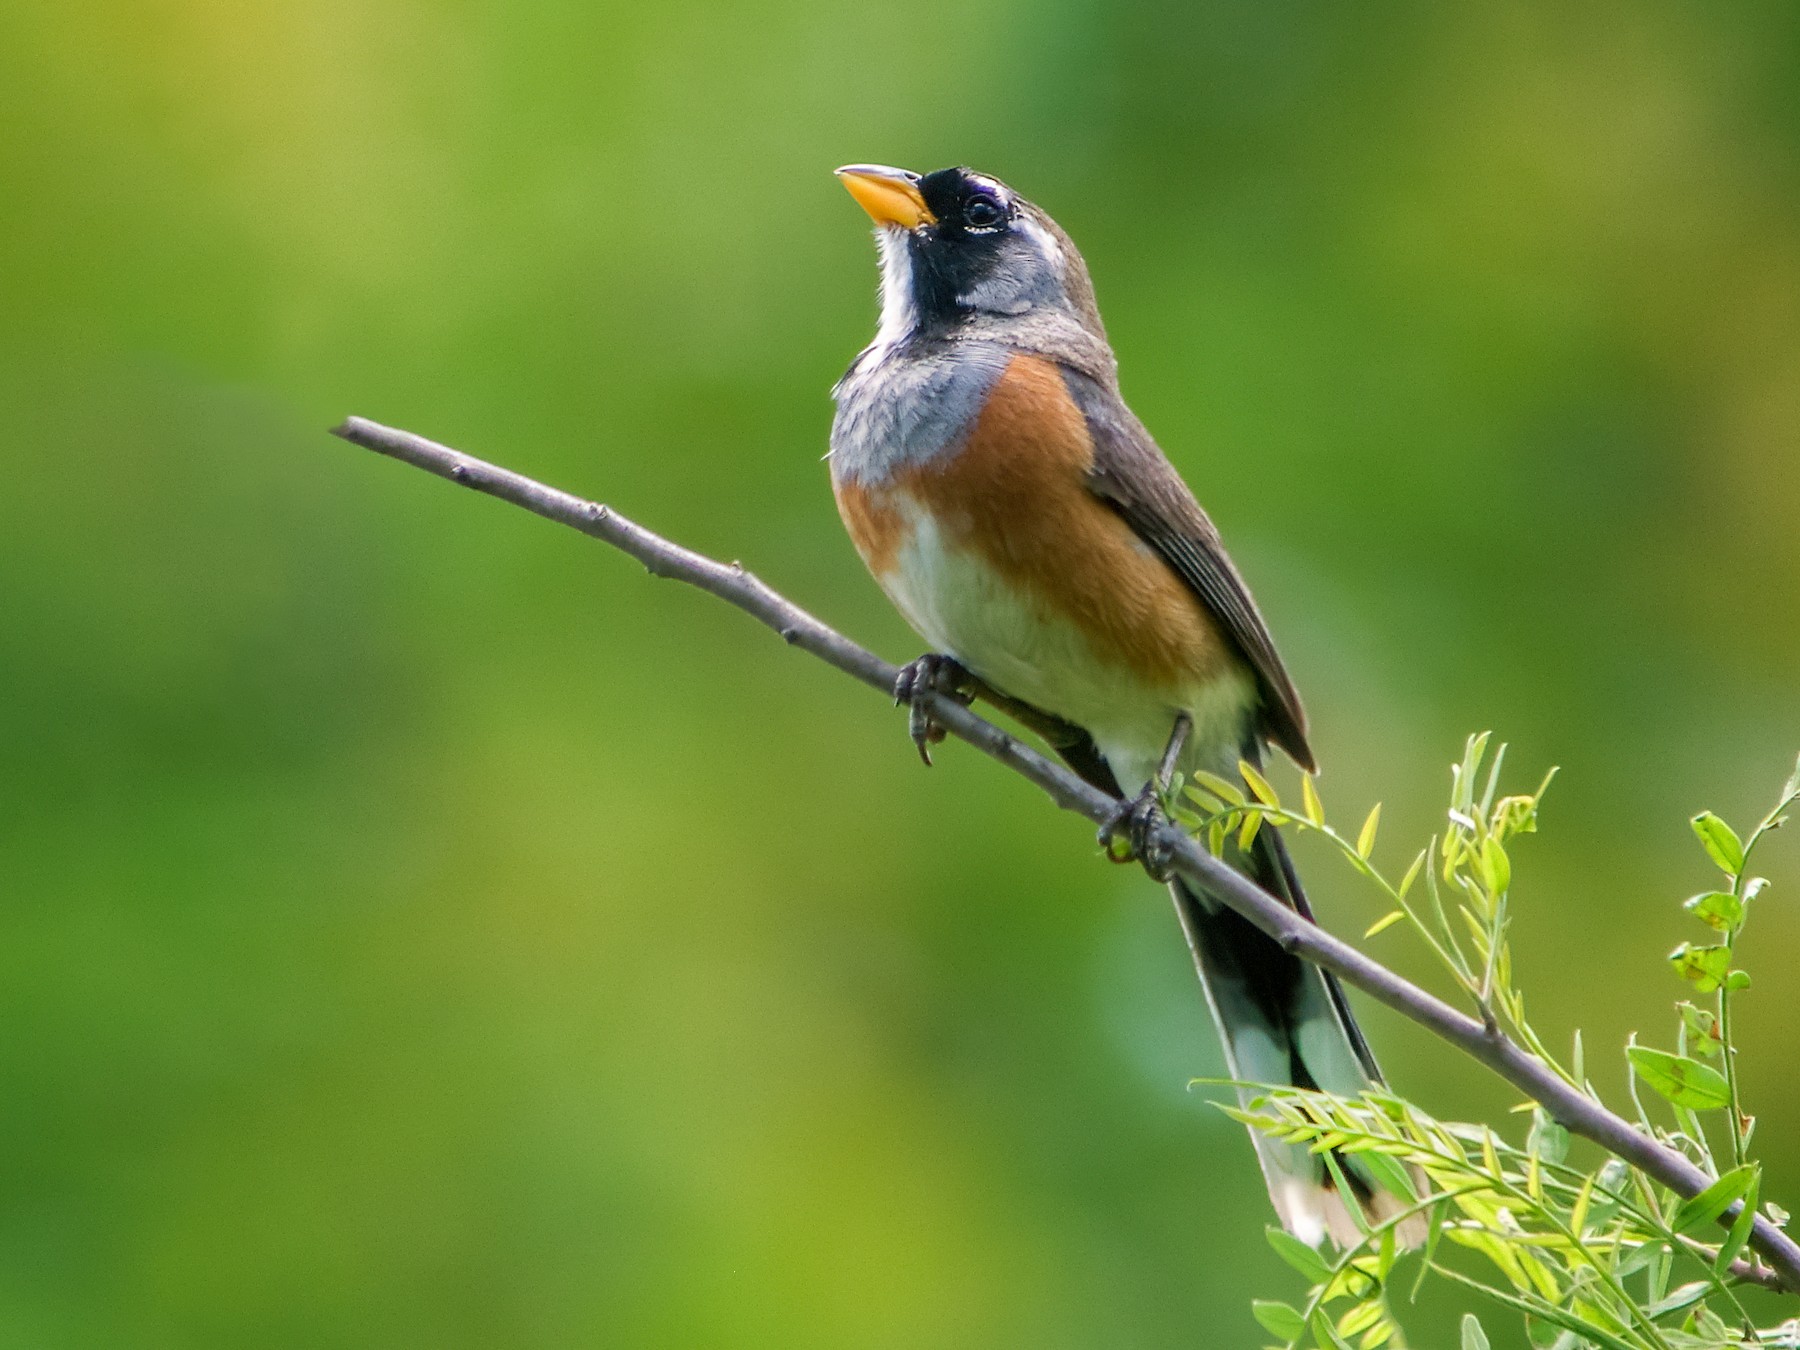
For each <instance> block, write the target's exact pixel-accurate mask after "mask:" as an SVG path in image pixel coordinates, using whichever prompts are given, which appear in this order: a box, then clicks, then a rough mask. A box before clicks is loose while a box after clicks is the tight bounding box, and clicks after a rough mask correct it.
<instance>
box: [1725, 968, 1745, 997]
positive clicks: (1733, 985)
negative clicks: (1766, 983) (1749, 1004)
mask: <svg viewBox="0 0 1800 1350" xmlns="http://www.w3.org/2000/svg"><path fill="white" fill-rule="evenodd" d="M1725 987H1726V988H1727V989H1729V990H1731V992H1732V993H1734V994H1735V993H1736V992H1737V991H1738V990H1740V989H1748V988H1749V987H1750V972H1749V971H1747V970H1734V971H1732V972H1731V974H1729V975H1727V976H1726V977H1725Z"/></svg>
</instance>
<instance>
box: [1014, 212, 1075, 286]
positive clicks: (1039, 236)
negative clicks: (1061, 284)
mask: <svg viewBox="0 0 1800 1350" xmlns="http://www.w3.org/2000/svg"><path fill="white" fill-rule="evenodd" d="M1016 228H1017V229H1018V230H1019V232H1020V233H1021V234H1025V235H1028V236H1030V238H1031V242H1032V243H1034V244H1035V245H1037V250H1038V252H1039V253H1041V254H1042V255H1043V256H1044V257H1045V258H1047V259H1048V260H1049V261H1050V262H1051V263H1052V264H1054V266H1055V269H1056V272H1057V274H1058V275H1059V276H1060V275H1061V274H1062V270H1063V266H1064V265H1065V264H1066V263H1067V261H1068V259H1067V258H1066V257H1064V256H1063V248H1062V245H1061V244H1060V243H1058V242H1057V239H1056V236H1055V235H1053V234H1051V233H1050V231H1048V230H1046V229H1045V228H1044V227H1043V226H1042V225H1040V224H1038V223H1037V222H1036V221H1035V220H1033V219H1032V218H1031V217H1030V216H1024V215H1022V216H1020V217H1019V219H1018V223H1017V225H1016Z"/></svg>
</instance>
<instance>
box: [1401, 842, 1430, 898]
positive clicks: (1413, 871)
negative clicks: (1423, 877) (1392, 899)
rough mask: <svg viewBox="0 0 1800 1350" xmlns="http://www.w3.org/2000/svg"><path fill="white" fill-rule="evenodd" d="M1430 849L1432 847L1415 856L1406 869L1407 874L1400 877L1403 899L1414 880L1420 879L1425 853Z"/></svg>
mask: <svg viewBox="0 0 1800 1350" xmlns="http://www.w3.org/2000/svg"><path fill="white" fill-rule="evenodd" d="M1430 851H1431V850H1430V849H1426V850H1425V852H1423V853H1420V854H1419V856H1418V857H1416V858H1414V859H1413V862H1412V866H1411V867H1409V868H1407V869H1406V875H1405V876H1403V877H1401V878H1400V890H1399V895H1400V898H1401V899H1402V900H1404V899H1406V893H1407V892H1408V891H1410V890H1411V889H1412V884H1413V882H1415V881H1417V880H1418V879H1419V869H1420V868H1422V867H1424V866H1425V855H1426V854H1427V853H1429V852H1430Z"/></svg>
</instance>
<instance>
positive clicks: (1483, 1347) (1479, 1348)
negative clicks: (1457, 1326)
mask: <svg viewBox="0 0 1800 1350" xmlns="http://www.w3.org/2000/svg"><path fill="white" fill-rule="evenodd" d="M1462 1350H1488V1338H1487V1332H1485V1331H1483V1330H1482V1329H1481V1319H1480V1318H1478V1317H1476V1316H1475V1314H1474V1313H1464V1314H1463V1320H1462Z"/></svg>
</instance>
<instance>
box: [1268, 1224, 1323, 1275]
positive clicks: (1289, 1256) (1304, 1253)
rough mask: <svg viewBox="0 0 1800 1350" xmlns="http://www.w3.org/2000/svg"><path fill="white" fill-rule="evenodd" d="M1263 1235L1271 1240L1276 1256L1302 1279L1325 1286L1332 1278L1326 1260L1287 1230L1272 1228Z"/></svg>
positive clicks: (1270, 1243)
mask: <svg viewBox="0 0 1800 1350" xmlns="http://www.w3.org/2000/svg"><path fill="white" fill-rule="evenodd" d="M1263 1235H1264V1236H1265V1237H1267V1238H1268V1239H1269V1245H1270V1246H1271V1247H1273V1248H1274V1249H1275V1255H1277V1256H1279V1257H1280V1258H1281V1259H1282V1260H1283V1261H1286V1262H1287V1263H1288V1264H1289V1265H1290V1266H1292V1267H1293V1268H1294V1269H1295V1270H1297V1271H1299V1272H1300V1277H1301V1278H1302V1279H1304V1280H1306V1281H1308V1282H1309V1283H1312V1284H1324V1283H1325V1281H1327V1280H1329V1279H1330V1278H1331V1267H1330V1266H1328V1265H1326V1264H1325V1258H1324V1257H1322V1256H1320V1255H1319V1254H1318V1253H1317V1252H1316V1251H1314V1250H1313V1249H1312V1248H1311V1247H1309V1246H1307V1245H1306V1244H1305V1243H1304V1242H1302V1241H1301V1240H1300V1239H1299V1238H1297V1237H1295V1236H1294V1235H1293V1234H1292V1233H1290V1232H1288V1230H1287V1229H1285V1228H1275V1227H1273V1226H1271V1227H1268V1228H1265V1229H1264V1230H1263Z"/></svg>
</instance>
